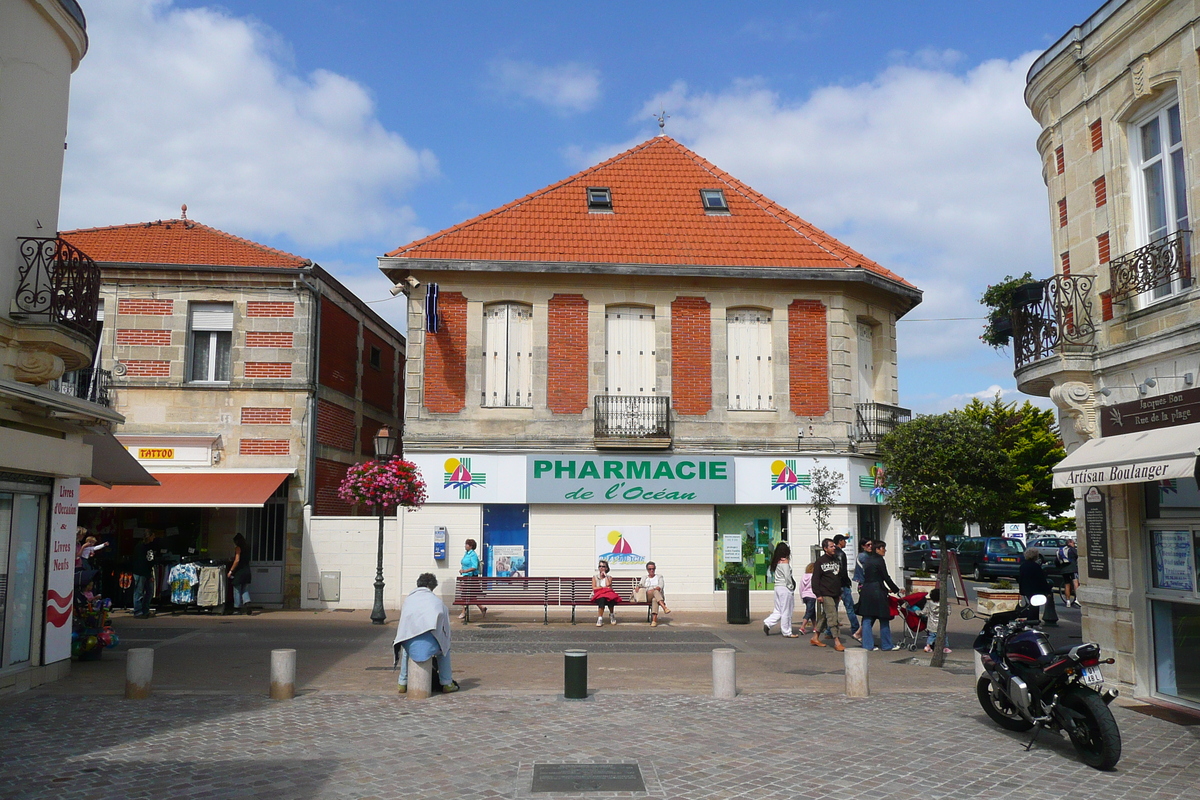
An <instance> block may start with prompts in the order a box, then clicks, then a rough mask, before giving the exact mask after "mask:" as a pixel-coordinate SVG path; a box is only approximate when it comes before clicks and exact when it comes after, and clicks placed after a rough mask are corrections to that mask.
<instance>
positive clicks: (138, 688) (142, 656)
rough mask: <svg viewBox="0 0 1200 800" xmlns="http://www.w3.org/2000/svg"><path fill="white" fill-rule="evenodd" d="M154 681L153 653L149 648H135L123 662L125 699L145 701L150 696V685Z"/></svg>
mask: <svg viewBox="0 0 1200 800" xmlns="http://www.w3.org/2000/svg"><path fill="white" fill-rule="evenodd" d="M153 679H154V651H153V650H152V649H150V648H149V647H135V648H133V649H132V650H130V651H129V654H128V657H127V658H126V660H125V699H126V700H145V699H146V698H147V697H149V696H150V684H151V682H152V681H153Z"/></svg>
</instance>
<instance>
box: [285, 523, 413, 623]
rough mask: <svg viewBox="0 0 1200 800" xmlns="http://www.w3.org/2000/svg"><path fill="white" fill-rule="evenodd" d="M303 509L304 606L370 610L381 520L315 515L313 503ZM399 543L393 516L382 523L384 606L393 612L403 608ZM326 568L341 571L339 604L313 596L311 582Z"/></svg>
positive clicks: (373, 599) (302, 600) (372, 603)
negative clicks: (401, 601)
mask: <svg viewBox="0 0 1200 800" xmlns="http://www.w3.org/2000/svg"><path fill="white" fill-rule="evenodd" d="M304 511H305V514H304V522H305V524H304V527H305V530H304V546H303V551H302V556H301V566H300V607H301V608H366V609H369V608H371V607H372V606H373V605H374V604H375V566H376V561H377V554H378V547H379V518H378V517H313V516H311V514H310V508H309V507H308V506H306V507H305V509H304ZM398 544H399V536H398V534H397V532H396V518H395V517H389V518H387V519H385V520H384V527H383V581H384V587H383V606H384V608H385V609H388V610H396V609H398V608H400V599H401V597H402V596H403V595H402V594H401V589H402V585H401V584H402V581H401V579H400V574H401V572H400V560H399V559H400V548H399V546H398ZM326 571H335V572H341V573H342V592H341V598H340V599H339V601H338V602H336V603H334V602H325V601H322V600H309V599H308V585H309V584H310V583H319V582H320V580H321V573H322V572H326ZM413 585H415V583H414V584H413Z"/></svg>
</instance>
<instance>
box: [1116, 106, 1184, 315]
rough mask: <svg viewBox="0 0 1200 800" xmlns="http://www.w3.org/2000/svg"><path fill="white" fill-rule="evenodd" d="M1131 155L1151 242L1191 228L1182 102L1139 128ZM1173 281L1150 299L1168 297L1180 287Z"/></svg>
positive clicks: (1142, 218) (1142, 220) (1143, 220)
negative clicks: (1181, 117) (1180, 111)
mask: <svg viewBox="0 0 1200 800" xmlns="http://www.w3.org/2000/svg"><path fill="white" fill-rule="evenodd" d="M1135 134H1136V135H1135V136H1133V137H1132V138H1133V142H1132V143H1131V144H1132V147H1131V148H1130V149H1131V151H1132V152H1131V156H1132V158H1133V161H1134V164H1135V167H1136V170H1135V172H1136V175H1135V177H1136V183H1137V189H1138V192H1137V194H1138V195H1140V197H1139V198H1138V199H1139V200H1140V202H1139V203H1138V205H1139V206H1140V208H1138V209H1137V211H1138V213H1139V216H1140V220H1139V222H1140V227H1141V231H1142V232H1143V236H1144V237H1145V241H1143V242H1141V243H1140V244H1143V245H1145V244H1149V243H1151V242H1154V241H1155V240H1158V239H1161V238H1163V237H1164V236H1169V235H1171V234H1173V233H1176V232H1178V231H1186V230H1188V208H1187V177H1186V175H1185V169H1184V161H1185V154H1184V151H1183V126H1182V124H1181V121H1180V117H1179V102H1178V101H1169V102H1168V105H1166V106H1164V107H1162V108H1160V109H1159V110H1158V111H1156V112H1154V113H1153V114H1151V115H1150V116H1149V117H1144V118H1143V119H1142V121H1141V122H1139V123H1138V124H1137V126H1136V129H1135ZM1179 288H1180V287H1179V281H1178V280H1175V281H1171V282H1168V283H1165V284H1163V285H1160V286H1157V287H1155V288H1154V289H1152V290H1150V291H1149V292H1147V295H1148V296H1149V297H1148V298H1147V299H1158V298H1160V297H1166V296H1167V295H1170V294H1172V293H1173V292H1175V291H1177V290H1178V289H1179Z"/></svg>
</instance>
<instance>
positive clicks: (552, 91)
mask: <svg viewBox="0 0 1200 800" xmlns="http://www.w3.org/2000/svg"><path fill="white" fill-rule="evenodd" d="M488 71H489V72H490V74H491V78H492V81H493V83H494V84H495V88H496V89H497V90H498V91H499V92H500V93H501V94H504V95H508V96H514V97H519V98H521V99H524V100H533V101H535V102H537V103H541V104H542V105H545V106H547V107H549V108H551V109H553V110H555V111H557V112H559V113H562V114H566V113H572V112H581V111H588V110H590V109H591V108H592V107H593V106H595V105H596V102H597V101H598V100H599V99H600V72H599V70H596V69H594V68H592V67H588V66H585V65H583V64H577V63H574V62H568V63H565V64H556V65H554V66H550V67H542V66H538V65H537V64H533V63H530V62H528V61H513V60H510V59H499V60H497V61H493V62H492V63H491V64H490V65H489V67H488Z"/></svg>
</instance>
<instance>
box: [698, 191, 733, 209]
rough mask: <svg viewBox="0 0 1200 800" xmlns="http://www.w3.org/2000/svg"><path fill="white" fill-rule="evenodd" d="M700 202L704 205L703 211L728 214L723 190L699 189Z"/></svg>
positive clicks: (727, 205)
mask: <svg viewBox="0 0 1200 800" xmlns="http://www.w3.org/2000/svg"><path fill="white" fill-rule="evenodd" d="M700 201H701V202H702V203H704V210H705V211H710V212H717V213H725V214H728V213H729V204H728V203H726V202H725V191H724V190H723V189H701V190H700Z"/></svg>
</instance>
